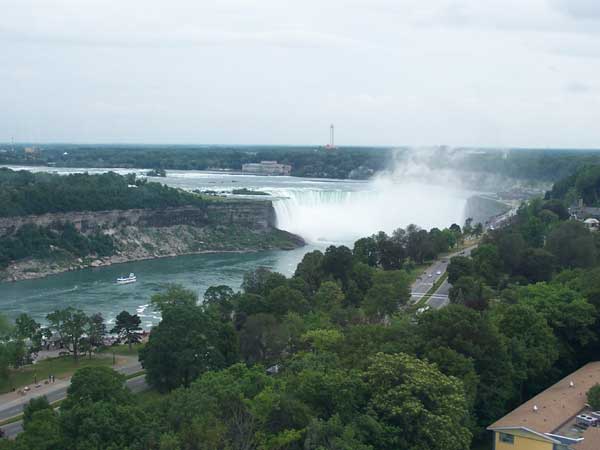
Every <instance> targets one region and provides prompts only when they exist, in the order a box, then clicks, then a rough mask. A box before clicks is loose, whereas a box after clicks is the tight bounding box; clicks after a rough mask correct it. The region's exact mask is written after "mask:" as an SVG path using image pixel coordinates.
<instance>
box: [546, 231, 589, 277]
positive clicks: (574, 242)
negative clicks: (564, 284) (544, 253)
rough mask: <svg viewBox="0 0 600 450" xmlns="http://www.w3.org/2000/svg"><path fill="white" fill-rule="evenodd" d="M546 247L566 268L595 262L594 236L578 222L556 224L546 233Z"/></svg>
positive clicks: (584, 265) (560, 264) (585, 265)
mask: <svg viewBox="0 0 600 450" xmlns="http://www.w3.org/2000/svg"><path fill="white" fill-rule="evenodd" d="M546 249H547V250H548V251H549V252H550V253H552V254H553V255H554V256H556V258H557V262H558V264H559V266H561V267H566V268H576V267H584V268H585V267H591V266H593V265H594V263H595V262H596V247H595V245H594V238H593V236H592V235H591V233H590V232H589V231H588V229H587V228H586V227H585V225H583V224H582V223H580V222H576V221H567V222H561V223H560V224H558V225H557V226H556V227H555V228H554V229H553V230H552V231H551V232H550V234H549V235H548V239H547V241H546Z"/></svg>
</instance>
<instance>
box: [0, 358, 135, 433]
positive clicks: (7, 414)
mask: <svg viewBox="0 0 600 450" xmlns="http://www.w3.org/2000/svg"><path fill="white" fill-rule="evenodd" d="M120 358H124V359H126V360H127V362H126V363H125V364H123V365H121V366H118V367H116V368H115V370H116V371H117V372H120V373H122V374H124V375H131V374H133V373H136V372H139V371H140V370H142V365H141V364H140V362H139V361H138V360H137V357H132V356H121V357H120ZM134 379H135V378H132V380H134ZM70 383H71V379H70V378H68V379H65V380H58V381H57V382H56V383H52V384H42V385H41V386H40V387H39V388H35V387H34V388H32V390H30V391H29V393H28V394H27V395H24V396H21V395H19V394H17V393H16V392H9V393H7V394H2V395H0V421H3V420H6V419H9V418H11V417H14V416H17V415H19V414H21V413H22V412H23V408H24V407H25V405H26V404H27V403H28V402H29V400H31V399H32V398H37V397H41V396H46V398H47V399H48V401H49V402H50V403H52V402H55V401H58V400H61V399H63V398H65V397H66V395H67V389H68V387H69V384H70ZM2 429H4V427H2Z"/></svg>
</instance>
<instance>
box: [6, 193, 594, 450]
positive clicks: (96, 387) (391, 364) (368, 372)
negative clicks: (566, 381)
mask: <svg viewBox="0 0 600 450" xmlns="http://www.w3.org/2000/svg"><path fill="white" fill-rule="evenodd" d="M466 228H467V230H465V229H464V228H463V229H461V227H459V226H458V225H454V226H453V227H451V228H449V229H447V230H430V231H424V230H420V229H419V228H418V227H408V228H407V229H406V230H398V231H396V232H395V233H393V234H392V235H386V234H384V233H380V234H377V235H375V236H372V237H367V238H364V239H361V240H359V241H357V242H356V244H355V245H354V246H353V248H352V249H350V248H348V247H344V246H337V247H336V246H331V247H329V248H328V249H327V250H326V251H325V252H321V251H313V252H310V253H308V254H306V255H305V257H304V258H303V260H302V261H301V262H300V263H299V264H298V266H297V268H296V271H295V274H294V275H293V276H292V277H291V278H286V277H285V276H283V275H281V274H278V273H273V272H270V271H269V270H267V269H264V268H258V269H256V270H254V271H252V272H249V273H247V274H246V275H245V277H244V281H243V284H242V286H241V290H240V292H235V291H233V290H232V289H231V288H230V287H227V286H214V287H212V288H209V289H208V290H207V291H206V293H205V294H204V298H203V299H202V301H199V299H198V298H197V297H196V294H195V293H194V292H191V291H188V290H186V289H184V288H182V287H180V286H171V287H170V288H169V289H167V290H166V291H163V292H160V293H157V294H156V295H154V296H153V297H152V299H151V303H152V305H153V307H154V309H155V310H157V311H160V313H161V316H162V320H161V322H160V323H159V324H158V325H157V326H156V327H154V328H153V330H152V332H151V334H150V338H149V341H148V342H147V343H146V344H145V346H144V347H143V348H142V350H141V351H140V355H139V357H140V360H141V362H142V364H143V367H144V368H145V370H146V379H147V382H148V383H149V385H150V386H151V387H152V391H151V392H152V394H147V395H141V396H133V395H131V394H130V393H129V392H128V391H127V389H126V388H125V387H124V386H123V379H122V378H121V376H120V375H118V374H116V373H114V372H112V371H111V370H110V369H105V368H89V369H87V368H86V369H85V370H81V371H80V372H78V373H77V374H76V375H75V377H74V378H73V383H72V385H71V387H70V388H69V392H68V397H67V400H66V401H65V402H64V403H63V404H61V408H60V411H58V412H57V411H53V410H52V408H50V407H49V406H48V405H45V404H44V405H42V406H39V405H35V404H32V405H30V407H29V413H28V414H26V421H25V431H24V433H22V434H21V435H20V436H19V437H18V438H17V440H16V441H14V442H8V441H4V442H2V444H0V445H1V446H0V448H2V449H28V448H36V449H58V448H61V449H100V448H103V449H123V448H126V449H161V450H167V449H190V450H192V449H202V450H204V449H214V450H216V449H265V450H266V449H289V450H296V449H297V450H300V449H304V450H306V449H315V450H317V449H319V450H320V449H336V450H345V449H349V448H351V449H363V450H368V449H371V450H379V449H383V450H398V449H401V450H403V449H406V450H409V449H410V450H413V449H417V450H454V449H456V450H462V449H469V448H471V446H472V445H475V446H479V445H484V446H485V445H486V444H485V443H486V442H487V441H486V439H487V438H488V437H489V436H488V435H487V434H486V431H485V427H486V426H487V425H489V424H490V423H491V422H493V421H494V420H495V419H497V418H499V417H501V416H502V415H504V414H505V413H506V412H508V411H510V410H511V409H512V408H514V407H515V406H517V405H519V404H520V403H521V402H523V401H525V400H526V399H528V398H530V397H531V396H533V395H535V394H536V393H538V392H540V391H541V390H543V389H545V388H546V387H548V386H549V385H551V384H552V383H553V382H555V381H556V380H558V379H560V378H561V377H563V376H565V375H566V374H567V373H569V372H571V371H573V370H575V369H576V368H578V367H580V366H581V365H583V364H585V363H586V362H588V361H591V360H594V359H595V358H597V355H598V354H600V341H599V339H598V338H599V336H598V332H599V331H598V330H599V327H598V324H599V314H600V266H599V262H600V259H599V258H600V237H599V235H598V234H594V233H592V232H590V231H589V230H588V229H587V228H586V227H585V226H584V225H583V224H582V223H580V222H577V221H573V220H569V214H568V212H567V209H566V208H565V206H564V205H563V204H562V203H561V202H560V201H558V200H556V199H551V200H543V199H536V200H533V201H531V202H529V203H527V204H523V205H522V206H521V208H520V209H519V210H518V213H517V214H516V215H515V216H514V217H513V218H512V220H511V222H510V223H509V224H508V225H507V226H505V227H503V228H501V229H497V230H491V231H488V232H487V233H485V234H484V235H483V236H482V237H481V242H480V244H479V246H478V248H477V249H476V250H474V251H473V252H472V253H471V256H456V257H453V258H452V259H451V262H450V265H449V267H448V277H449V280H450V282H451V283H452V284H453V287H452V290H451V292H450V305H448V306H446V307H444V308H442V309H440V310H429V311H425V312H422V313H415V311H414V308H411V305H410V304H409V298H410V283H411V281H412V279H413V277H414V270H415V267H416V266H415V265H416V264H418V262H419V260H421V261H426V260H427V259H429V258H433V257H435V256H436V255H437V254H438V252H446V251H448V250H450V249H451V248H452V247H453V246H456V245H459V243H460V241H461V240H462V239H465V237H467V235H468V234H473V233H475V232H480V231H479V230H477V231H475V228H476V227H475V228H471V227H470V224H469V226H468V227H466ZM436 243H437V245H436ZM424 249H428V250H427V251H425V250H424ZM5 346H6V344H5ZM4 354H5V355H9V352H8V351H6V350H5V351H4ZM5 360H6V358H5ZM5 367H6V365H5ZM488 445H490V444H488ZM478 448H479V447H478Z"/></svg>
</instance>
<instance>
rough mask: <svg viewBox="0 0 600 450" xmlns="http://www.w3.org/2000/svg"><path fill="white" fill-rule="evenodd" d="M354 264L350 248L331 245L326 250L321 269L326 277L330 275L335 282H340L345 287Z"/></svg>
mask: <svg viewBox="0 0 600 450" xmlns="http://www.w3.org/2000/svg"><path fill="white" fill-rule="evenodd" d="M353 264H354V260H353V256H352V251H351V250H350V249H349V248H348V247H346V246H344V245H340V246H339V247H336V246H333V245H331V246H329V247H327V250H325V255H324V257H323V262H322V264H321V267H322V269H323V272H324V273H325V274H326V275H330V276H331V277H333V279H335V280H340V281H341V282H342V284H343V285H344V286H345V285H346V284H347V282H348V277H349V275H350V271H351V270H352V265H353Z"/></svg>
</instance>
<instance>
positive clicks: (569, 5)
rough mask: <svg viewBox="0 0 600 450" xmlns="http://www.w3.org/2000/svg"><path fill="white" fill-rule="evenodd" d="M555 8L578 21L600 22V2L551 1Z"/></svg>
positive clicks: (578, 0) (582, 0)
mask: <svg viewBox="0 0 600 450" xmlns="http://www.w3.org/2000/svg"><path fill="white" fill-rule="evenodd" d="M550 3H551V4H552V6H553V7H554V8H556V9H557V10H558V11H560V12H561V13H563V14H566V15H568V16H570V17H572V18H574V19H578V20H600V2H599V1H598V0H550Z"/></svg>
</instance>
